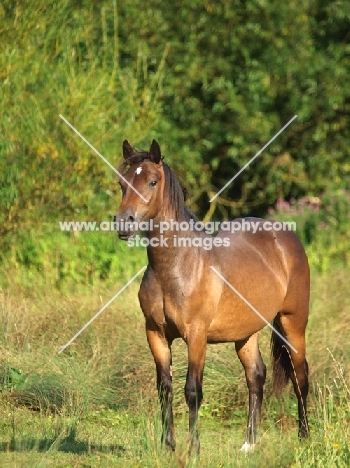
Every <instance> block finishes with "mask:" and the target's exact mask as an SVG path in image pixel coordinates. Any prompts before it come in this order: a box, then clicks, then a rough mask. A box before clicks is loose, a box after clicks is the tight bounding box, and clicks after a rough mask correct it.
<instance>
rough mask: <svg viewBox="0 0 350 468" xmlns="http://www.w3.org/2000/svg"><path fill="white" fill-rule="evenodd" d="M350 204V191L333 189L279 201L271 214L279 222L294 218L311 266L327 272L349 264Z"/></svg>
mask: <svg viewBox="0 0 350 468" xmlns="http://www.w3.org/2000/svg"><path fill="white" fill-rule="evenodd" d="M349 206H350V192H349V191H347V190H343V189H338V190H337V189H331V190H328V191H326V192H325V193H324V194H323V195H322V196H321V197H306V198H302V199H300V200H292V201H291V202H287V201H284V200H278V202H277V204H276V209H275V210H270V214H271V215H272V217H273V218H274V219H278V220H279V221H295V223H296V226H297V231H296V232H297V235H298V236H299V238H300V239H301V241H302V242H303V244H304V245H305V247H306V251H307V254H308V257H309V263H310V265H311V267H313V268H314V269H316V270H317V271H320V272H326V271H329V270H330V269H332V268H334V267H335V266H350V251H349V232H350V213H349Z"/></svg>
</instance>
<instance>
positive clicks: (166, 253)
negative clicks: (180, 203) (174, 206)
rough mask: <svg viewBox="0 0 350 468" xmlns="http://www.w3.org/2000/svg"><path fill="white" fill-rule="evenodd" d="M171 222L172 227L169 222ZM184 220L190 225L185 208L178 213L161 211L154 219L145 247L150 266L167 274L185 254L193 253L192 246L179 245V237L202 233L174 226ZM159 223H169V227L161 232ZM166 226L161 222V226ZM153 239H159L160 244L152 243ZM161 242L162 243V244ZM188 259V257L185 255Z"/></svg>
mask: <svg viewBox="0 0 350 468" xmlns="http://www.w3.org/2000/svg"><path fill="white" fill-rule="evenodd" d="M172 222H173V225H174V227H173V228H172V226H171V224H172ZM182 222H186V223H188V224H189V225H190V222H191V219H190V217H189V216H188V215H187V214H186V212H185V208H184V209H183V210H180V213H179V214H177V215H176V214H175V213H174V212H172V211H169V212H166V213H164V212H162V213H160V215H158V216H157V217H156V218H155V219H154V224H153V229H152V231H149V232H148V233H147V237H148V239H149V242H150V244H149V245H148V247H147V256H148V261H149V264H150V266H151V267H152V268H153V269H154V270H156V271H158V272H159V273H165V274H167V273H168V272H169V270H171V269H173V268H175V267H176V268H177V269H178V268H179V263H181V262H182V261H186V255H187V253H188V254H191V255H192V256H193V255H194V250H195V249H193V248H192V247H179V246H178V244H179V240H178V239H179V238H183V237H186V238H193V237H199V236H202V235H203V233H202V232H200V231H196V230H193V229H192V230H188V231H182V230H181V229H177V228H176V227H175V226H179V225H180V223H182ZM195 222H196V221H195V220H192V225H193V224H195ZM161 223H169V226H170V229H167V230H164V229H163V232H162V229H161V226H162V224H161ZM164 226H167V225H165V224H163V227H164ZM153 240H155V244H157V243H158V242H157V241H159V244H160V245H152V242H153ZM162 242H163V245H162ZM187 259H188V257H187Z"/></svg>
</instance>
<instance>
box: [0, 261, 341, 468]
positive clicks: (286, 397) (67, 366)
mask: <svg viewBox="0 0 350 468" xmlns="http://www.w3.org/2000/svg"><path fill="white" fill-rule="evenodd" d="M348 275H349V272H348V271H347V270H341V269H340V270H337V271H332V274H328V275H327V276H322V275H320V274H319V275H314V276H313V282H312V302H311V314H310V322H309V327H308V360H309V364H310V372H311V391H310V398H309V408H310V426H311V433H312V436H311V439H310V440H309V441H308V442H306V443H302V444H301V443H299V441H298V439H297V436H296V434H297V423H296V408H297V407H296V400H295V398H294V395H293V393H292V391H291V389H290V388H288V389H286V390H285V391H284V392H283V394H282V396H281V397H280V398H277V397H275V396H274V395H273V394H272V393H271V372H270V368H269V367H268V379H267V383H266V392H265V401H264V407H263V416H262V424H261V430H260V442H259V445H258V446H257V448H256V450H255V452H254V453H252V454H249V455H243V454H241V453H239V448H240V446H241V444H242V442H243V441H244V431H245V424H246V414H247V389H246V385H245V380H244V376H243V371H242V369H241V366H240V363H239V362H238V359H237V357H236V355H235V351H234V346H233V345H230V344H227V345H217V346H210V347H209V350H208V357H207V364H206V369H205V375H204V404H203V406H202V409H201V417H200V434H201V456H200V459H196V458H193V459H189V458H188V456H187V408H186V405H185V402H184V397H183V386H184V383H185V373H186V349H185V345H184V344H183V343H182V342H180V341H179V342H176V343H175V344H174V366H173V367H174V391H175V404H174V406H175V415H176V418H175V422H176V434H177V450H176V453H175V454H165V453H163V452H162V449H161V447H160V443H159V440H160V418H159V416H160V415H159V408H158V401H157V394H156V389H155V372H154V366H153V360H152V357H151V355H150V352H149V350H148V346H147V343H146V339H145V334H144V323H143V317H142V314H141V311H140V309H139V305H138V302H137V288H138V284H136V283H138V281H137V280H136V281H135V284H133V285H131V286H130V288H129V289H128V290H126V291H124V292H123V293H122V295H121V296H120V297H119V298H118V299H117V300H116V301H115V302H114V303H113V304H112V305H111V306H110V307H109V308H108V309H107V310H105V311H104V312H103V314H102V315H101V316H100V317H99V318H98V319H96V321H95V322H94V323H93V324H92V325H91V326H90V327H89V328H88V329H87V330H85V331H84V332H83V333H82V334H81V335H80V336H79V337H78V338H77V339H76V341H75V342H74V343H73V344H72V345H71V346H70V347H69V348H68V349H67V350H66V351H65V352H64V353H63V354H61V355H58V354H57V352H58V350H59V349H60V347H61V346H62V345H63V344H65V343H66V342H67V341H68V340H69V339H70V338H71V337H72V336H73V335H74V334H75V333H76V332H77V331H78V330H79V329H80V328H81V326H82V325H83V324H84V323H86V322H87V321H88V320H89V319H90V317H92V316H93V315H94V313H95V312H96V311H97V310H99V309H100V308H101V305H102V304H104V303H106V302H107V301H108V300H109V299H110V298H111V297H113V295H114V294H115V292H116V291H117V290H118V289H119V287H120V286H121V285H118V284H116V285H115V287H113V289H107V288H106V287H103V286H95V287H93V288H91V289H89V290H86V289H84V290H83V289H82V290H81V291H80V292H79V291H75V293H74V294H70V293H68V292H62V291H61V292H60V291H58V290H57V289H55V288H51V287H48V286H46V287H45V285H44V284H42V285H40V286H35V284H34V287H33V285H31V284H30V283H27V284H26V285H25V284H21V283H18V284H17V282H16V281H13V282H12V284H8V285H7V286H6V288H4V289H3V290H1V316H0V320H1V327H0V330H1V332H0V333H1V335H0V349H1V354H2V360H1V374H0V378H1V380H2V382H1V383H2V387H3V392H2V394H1V409H0V466H2V467H11V468H12V467H23V466H26V467H78V466H79V467H80V466H81V467H99V466H101V467H119V466H120V467H121V466H123V467H124V466H130V467H135V466H140V467H141V466H142V467H143V466H144V467H148V466H150V467H153V466H169V467H177V466H180V467H181V466H188V467H190V466H198V467H199V466H201V467H202V466H203V467H226V466H227V467H229V466H232V467H236V466H237V467H246V466H247V467H259V466H267V467H281V466H282V467H285V466H286V467H287V466H288V467H289V466H290V467H313V466H320V467H321V466H322V467H323V466H327V467H333V466H334V467H347V466H349V463H350V451H349V439H350V428H349V419H350V393H349V380H350V379H349V377H350V367H349V359H348V356H349V353H350V343H349V334H348V330H349V328H350V314H349V307H350V306H349V301H348ZM20 284H21V285H20ZM269 338H270V333H269V331H268V330H263V332H262V333H261V339H260V341H261V347H262V352H263V356H264V360H265V362H266V364H267V365H268V364H269ZM325 463H326V464H325Z"/></svg>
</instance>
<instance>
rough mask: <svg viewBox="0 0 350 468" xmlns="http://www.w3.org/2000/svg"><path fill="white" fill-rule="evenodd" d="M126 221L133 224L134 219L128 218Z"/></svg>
mask: <svg viewBox="0 0 350 468" xmlns="http://www.w3.org/2000/svg"><path fill="white" fill-rule="evenodd" d="M127 221H128V222H129V223H133V222H134V221H135V218H134V217H133V216H129V217H128V219H127Z"/></svg>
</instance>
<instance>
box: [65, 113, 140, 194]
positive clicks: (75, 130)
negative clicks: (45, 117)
mask: <svg viewBox="0 0 350 468" xmlns="http://www.w3.org/2000/svg"><path fill="white" fill-rule="evenodd" d="M60 117H61V119H62V120H63V121H64V122H65V123H66V124H67V125H68V126H69V127H70V128H71V129H72V130H73V131H74V132H75V133H76V134H77V135H78V136H80V138H81V139H82V140H83V141H85V143H86V144H87V145H88V146H90V148H91V149H92V150H93V151H95V153H96V154H97V155H98V156H100V158H101V159H102V161H104V162H105V163H106V164H107V165H108V166H109V167H110V168H111V169H112V170H113V171H114V172H115V173H116V174H118V176H119V177H120V178H121V179H123V180H124V182H125V183H126V184H128V185H129V187H130V188H132V189H133V191H134V192H136V193H137V195H138V196H139V197H141V198H142V200H143V201H144V202H146V203H148V200H146V198H145V197H144V196H143V195H141V193H140V192H139V191H138V190H136V188H135V187H134V186H133V185H132V184H130V182H129V181H128V180H126V179H125V177H123V176H122V174H120V172H119V171H117V169H116V168H115V167H114V166H112V164H111V163H110V162H109V161H108V160H107V159H106V158H105V157H104V156H102V154H101V153H100V152H99V151H97V149H96V148H95V147H94V146H92V144H91V143H90V142H89V141H87V139H86V138H85V137H83V135H82V134H81V133H79V132H78V130H77V129H76V128H74V127H73V125H72V124H71V123H70V122H68V120H67V119H66V118H65V117H63V115H61V114H60Z"/></svg>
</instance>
